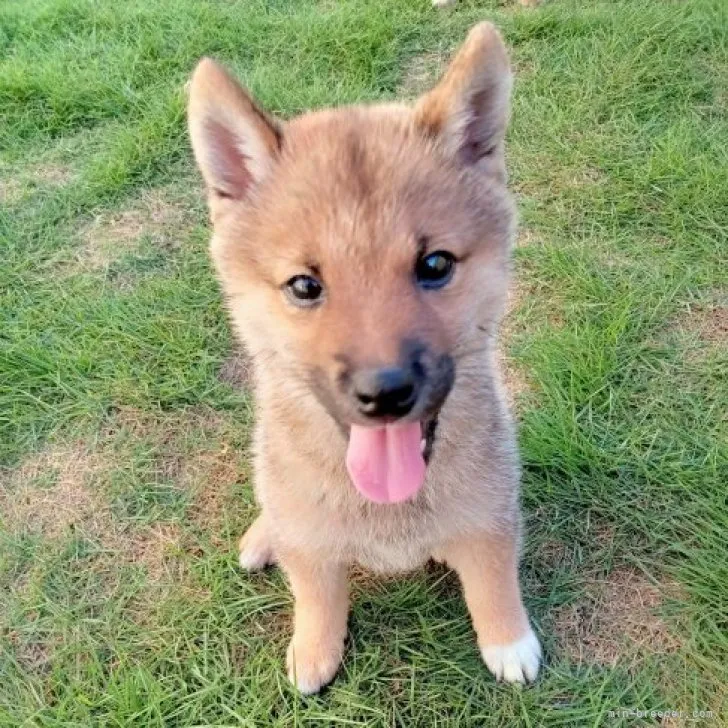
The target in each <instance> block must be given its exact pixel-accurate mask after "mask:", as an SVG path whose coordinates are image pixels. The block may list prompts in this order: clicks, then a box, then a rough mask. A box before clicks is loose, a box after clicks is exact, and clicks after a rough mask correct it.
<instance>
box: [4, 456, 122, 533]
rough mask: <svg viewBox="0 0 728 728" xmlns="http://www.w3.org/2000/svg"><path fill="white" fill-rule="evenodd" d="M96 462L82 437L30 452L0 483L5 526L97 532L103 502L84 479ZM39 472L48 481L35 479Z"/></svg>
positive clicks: (39, 530) (103, 521)
mask: <svg viewBox="0 0 728 728" xmlns="http://www.w3.org/2000/svg"><path fill="white" fill-rule="evenodd" d="M100 465H101V460H100V458H99V456H98V453H96V452H94V451H93V450H92V449H90V448H89V447H88V446H87V445H86V444H84V443H83V442H76V443H71V444H64V445H55V446H51V447H49V448H47V449H45V450H43V451H41V452H40V453H37V454H34V455H32V456H30V457H29V458H28V459H26V460H25V462H23V463H21V465H20V466H19V467H18V468H17V469H16V470H15V471H14V472H12V473H11V474H10V475H9V476H8V477H7V478H6V479H5V480H6V482H4V483H3V487H2V488H0V512H2V515H3V519H4V521H5V523H6V526H7V527H8V528H10V529H11V530H12V531H15V532H17V531H23V530H29V531H32V532H34V533H39V534H42V535H44V536H46V537H48V538H51V539H55V538H59V537H61V536H63V535H64V534H67V533H68V532H69V530H70V529H71V528H74V529H76V530H79V531H80V532H81V533H83V534H84V535H88V536H90V537H94V536H98V535H99V534H100V533H101V532H103V530H104V527H105V526H106V524H107V522H108V515H107V507H106V504H105V503H104V502H103V500H102V499H101V498H100V497H99V495H98V494H97V493H95V492H94V491H93V490H92V489H90V488H89V487H88V481H89V479H90V478H91V476H92V475H93V474H94V473H96V472H98V470H99V468H100ZM41 478H47V479H49V480H50V481H52V484H49V485H47V486H45V487H43V486H42V485H39V484H38V481H39V480H40V479H41Z"/></svg>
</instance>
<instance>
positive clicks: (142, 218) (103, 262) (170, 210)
mask: <svg viewBox="0 0 728 728" xmlns="http://www.w3.org/2000/svg"><path fill="white" fill-rule="evenodd" d="M175 197H176V195H175V193H174V191H172V190H169V189H166V188H160V189H156V190H148V191H146V192H145V193H144V194H143V195H142V196H141V197H140V198H139V199H137V200H135V201H134V202H132V203H131V205H130V206H129V208H127V209H126V210H121V211H115V212H114V211H106V212H103V213H101V214H99V215H97V217H96V218H95V219H94V220H93V221H92V222H91V223H90V224H89V225H87V226H86V227H85V228H84V229H83V230H82V231H81V234H80V237H81V246H80V248H79V250H78V252H77V259H78V262H79V264H80V266H81V267H82V268H84V269H91V270H95V269H103V268H106V267H108V266H109V265H111V263H113V262H114V261H115V260H118V259H119V258H120V257H121V256H122V255H124V254H125V253H128V252H130V251H133V250H135V249H136V248H137V247H138V245H139V242H140V240H141V239H142V237H144V236H146V237H149V238H150V239H151V240H152V242H153V243H154V244H155V245H157V246H159V247H162V248H164V249H167V250H170V251H171V250H174V249H175V248H176V247H177V246H178V245H179V240H180V237H181V236H182V235H183V234H184V232H185V230H186V229H188V228H189V227H191V226H192V225H193V224H194V222H195V220H194V219H193V218H192V216H191V214H190V213H191V210H190V207H189V206H188V205H186V204H184V202H183V201H180V200H179V199H175Z"/></svg>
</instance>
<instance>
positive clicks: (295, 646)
mask: <svg viewBox="0 0 728 728" xmlns="http://www.w3.org/2000/svg"><path fill="white" fill-rule="evenodd" d="M343 653H344V643H343V640H335V641H333V643H328V642H327V643H321V642H315V643H314V642H306V641H304V640H302V639H296V637H295V635H294V637H293V639H292V640H291V644H290V645H289V646H288V656H287V659H286V664H287V666H288V679H289V680H290V681H291V682H292V683H293V684H294V685H295V686H296V687H297V688H298V689H299V690H300V691H301V692H302V693H303V694H304V695H311V694H312V693H317V692H318V691H319V690H321V688H322V687H324V686H325V685H328V684H329V683H330V682H331V681H332V680H333V679H334V676H335V675H336V673H337V671H338V669H339V665H340V664H341V657H342V655H343Z"/></svg>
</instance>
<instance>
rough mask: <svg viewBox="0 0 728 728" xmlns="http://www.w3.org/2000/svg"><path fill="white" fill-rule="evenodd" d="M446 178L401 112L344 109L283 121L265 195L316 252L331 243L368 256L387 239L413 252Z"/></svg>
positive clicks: (406, 114) (406, 112)
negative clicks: (405, 241)
mask: <svg viewBox="0 0 728 728" xmlns="http://www.w3.org/2000/svg"><path fill="white" fill-rule="evenodd" d="M453 174H454V173H453V171H452V170H447V169H443V164H442V163H439V164H438V159H437V155H435V154H434V153H433V148H432V145H431V144H430V143H429V142H428V140H427V139H426V138H425V137H424V136H422V135H420V134H419V133H418V132H417V130H416V129H414V128H413V125H412V121H411V117H410V112H409V110H407V109H406V108H402V109H400V108H398V107H393V108H386V109H377V108H373V109H344V110H338V111H326V112H319V113H316V114H311V115H307V116H304V117H302V118H299V119H296V120H295V121H293V122H291V124H290V125H289V128H288V129H287V134H286V138H285V142H284V147H283V155H282V158H281V160H280V165H279V168H278V170H277V172H276V174H275V176H274V179H273V186H274V188H275V189H274V190H273V193H274V194H277V195H278V198H277V201H276V202H277V204H276V207H278V213H279V214H280V215H281V216H282V217H283V218H285V219H286V220H287V222H288V224H292V225H295V226H296V228H295V229H296V230H297V232H298V233H300V235H306V234H309V235H311V236H312V237H314V238H315V240H316V242H317V243H318V245H319V246H325V245H327V241H328V243H331V242H332V241H336V242H337V250H339V251H340V252H346V251H347V250H348V249H349V247H350V246H349V245H347V243H352V244H353V243H356V246H355V247H356V249H361V248H362V246H364V247H366V248H367V249H368V250H369V251H371V250H372V248H376V247H379V246H382V247H384V248H387V246H388V243H389V242H391V239H392V237H396V238H400V239H401V238H411V239H412V241H413V245H414V244H415V242H414V241H416V239H417V236H418V235H424V234H427V232H428V231H427V230H426V229H425V228H427V226H428V224H429V223H428V220H427V218H428V217H431V216H433V217H434V216H436V215H437V210H438V208H444V207H445V205H444V200H443V190H446V189H447V188H448V187H449V186H451V185H452V184H454V182H455V180H454V179H451V178H452V177H453ZM445 197H447V195H446V194H445ZM453 212H455V211H454V210H452V209H451V210H450V213H451V214H452V213H453ZM420 228H422V229H420ZM312 242H313V241H312Z"/></svg>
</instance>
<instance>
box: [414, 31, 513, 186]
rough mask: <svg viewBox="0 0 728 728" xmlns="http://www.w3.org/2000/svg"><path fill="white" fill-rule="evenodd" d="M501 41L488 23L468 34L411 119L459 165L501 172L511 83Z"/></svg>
mask: <svg viewBox="0 0 728 728" xmlns="http://www.w3.org/2000/svg"><path fill="white" fill-rule="evenodd" d="M512 84H513V80H512V75H511V68H510V62H509V60H508V53H507V51H506V47H505V44H504V43H503V40H502V38H501V36H500V33H499V32H498V31H497V30H496V28H495V26H494V25H493V24H492V23H487V22H484V23H479V24H478V25H476V26H475V27H474V28H473V29H472V30H471V31H470V33H469V34H468V37H467V39H466V40H465V43H463V45H462V46H461V48H460V50H459V51H458V52H457V54H456V55H455V58H454V59H453V60H452V62H451V63H450V66H449V67H448V68H447V70H446V72H445V75H444V76H443V77H442V79H441V80H440V82H439V83H438V84H437V86H435V88H434V89H432V91H430V92H429V93H427V94H425V95H424V96H423V97H421V98H420V100H419V101H418V102H417V104H416V105H415V108H414V114H415V124H416V125H417V126H419V127H420V129H421V130H422V131H424V132H425V134H427V135H428V136H430V137H434V138H437V139H438V140H440V142H441V143H442V144H443V146H444V149H445V151H446V153H447V154H448V155H449V156H451V157H453V158H454V159H456V160H457V162H458V163H459V164H461V165H464V166H476V165H477V167H478V169H482V170H483V171H485V172H492V173H496V174H505V169H504V165H503V139H504V137H505V133H506V128H507V126H508V118H509V110H510V95H511V86H512Z"/></svg>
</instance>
